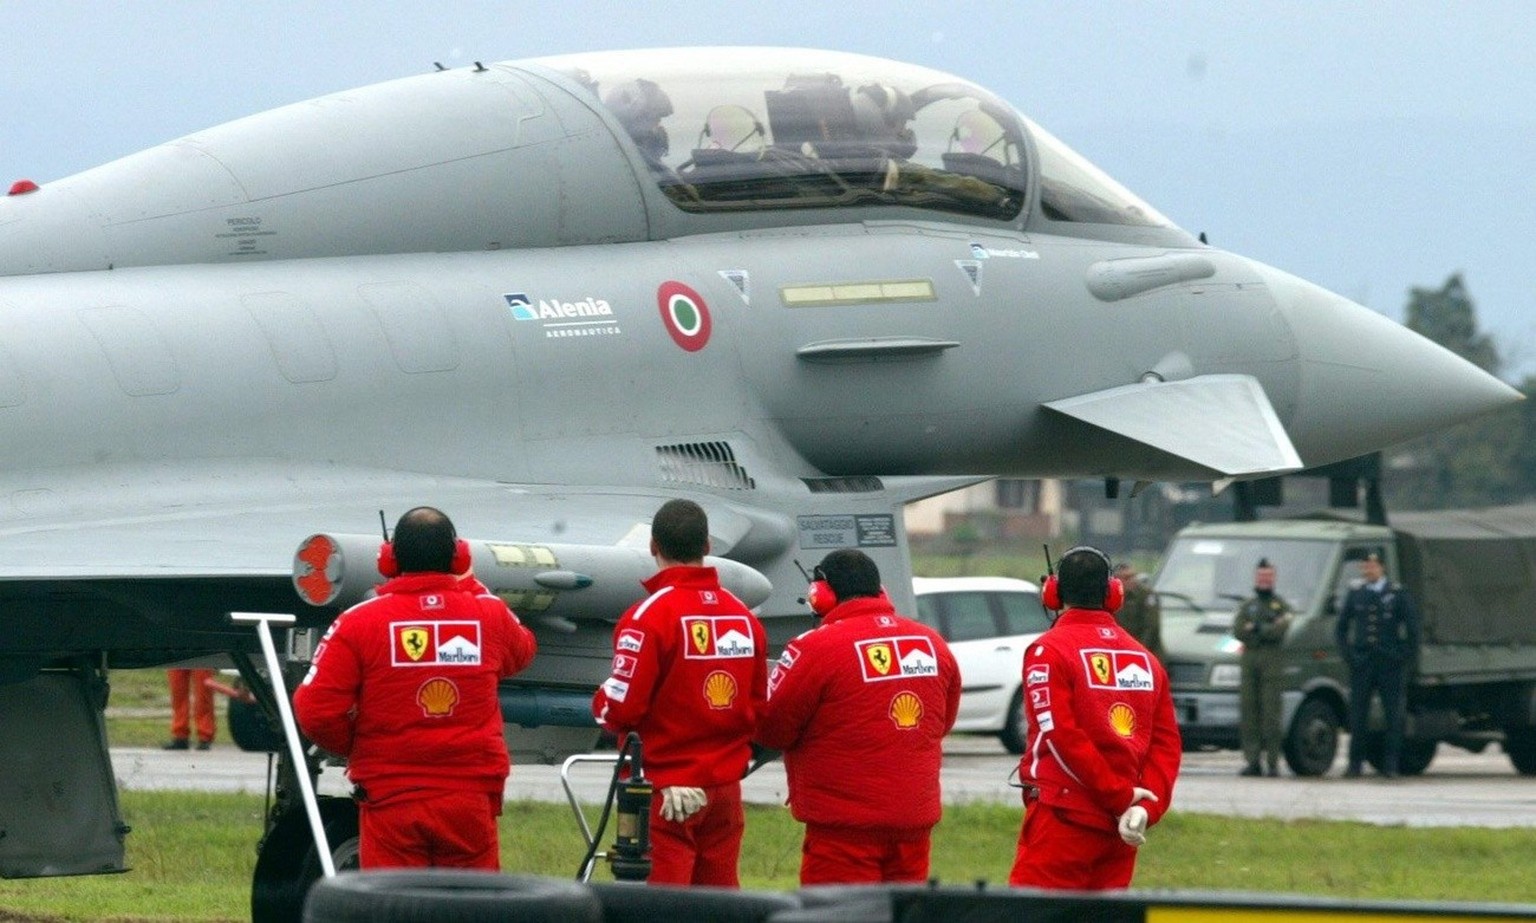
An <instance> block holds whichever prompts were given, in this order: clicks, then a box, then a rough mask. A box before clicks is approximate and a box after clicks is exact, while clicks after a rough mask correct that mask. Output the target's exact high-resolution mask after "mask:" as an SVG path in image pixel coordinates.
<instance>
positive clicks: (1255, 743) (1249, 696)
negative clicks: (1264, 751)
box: [1238, 660, 1260, 766]
mask: <svg viewBox="0 0 1536 923" xmlns="http://www.w3.org/2000/svg"><path fill="white" fill-rule="evenodd" d="M1259 707H1260V705H1259V677H1258V667H1257V666H1256V665H1255V664H1254V663H1252V662H1251V661H1249V660H1244V662H1243V666H1242V687H1241V689H1240V690H1239V692H1238V734H1239V736H1240V738H1241V740H1242V745H1243V759H1245V760H1247V761H1248V765H1249V766H1257V765H1259V743H1260V741H1259V737H1260V732H1259Z"/></svg>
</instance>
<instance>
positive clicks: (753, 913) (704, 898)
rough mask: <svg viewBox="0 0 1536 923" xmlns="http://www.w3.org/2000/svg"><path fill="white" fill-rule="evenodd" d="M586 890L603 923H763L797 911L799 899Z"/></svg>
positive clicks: (600, 885) (727, 892)
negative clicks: (701, 922)
mask: <svg viewBox="0 0 1536 923" xmlns="http://www.w3.org/2000/svg"><path fill="white" fill-rule="evenodd" d="M587 887H588V888H590V889H591V891H592V893H593V894H595V895H597V899H598V901H599V902H600V903H601V904H602V905H603V923H653V921H656V920H662V921H668V920H670V921H674V923H682V921H684V920H708V921H709V923H764V921H766V920H768V919H769V918H771V917H773V916H774V915H775V914H776V913H779V912H781V911H785V910H799V909H800V900H799V899H798V898H796V897H794V896H793V895H790V894H783V893H780V892H777V891H738V890H734V889H729V888H707V887H689V888H683V887H668V886H666V885H656V886H653V885H646V884H640V883H628V882H598V881H594V882H591V883H590V884H588V885H587Z"/></svg>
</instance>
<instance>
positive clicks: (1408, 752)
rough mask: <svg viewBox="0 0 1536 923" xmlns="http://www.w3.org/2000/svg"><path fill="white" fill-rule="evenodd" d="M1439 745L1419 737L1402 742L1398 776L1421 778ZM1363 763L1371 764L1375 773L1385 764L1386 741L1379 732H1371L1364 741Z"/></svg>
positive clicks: (1434, 741) (1436, 742) (1398, 760)
mask: <svg viewBox="0 0 1536 923" xmlns="http://www.w3.org/2000/svg"><path fill="white" fill-rule="evenodd" d="M1439 745H1440V742H1439V741H1438V740H1425V739H1423V738H1421V737H1408V738H1405V739H1404V740H1403V749H1402V751H1401V752H1399V753H1398V754H1397V771H1398V774H1399V775H1405V776H1421V775H1423V774H1424V770H1426V769H1428V768H1429V764H1430V763H1431V762H1433V761H1434V758H1435V748H1436V747H1438V746H1439ZM1365 761H1366V762H1367V763H1370V764H1371V768H1373V769H1375V770H1376V771H1377V772H1381V771H1382V767H1384V766H1385V765H1386V764H1387V739H1386V736H1385V735H1383V734H1382V733H1381V732H1380V731H1372V732H1371V734H1370V736H1369V737H1367V738H1366V739H1365Z"/></svg>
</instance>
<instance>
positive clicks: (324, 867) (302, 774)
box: [229, 612, 336, 878]
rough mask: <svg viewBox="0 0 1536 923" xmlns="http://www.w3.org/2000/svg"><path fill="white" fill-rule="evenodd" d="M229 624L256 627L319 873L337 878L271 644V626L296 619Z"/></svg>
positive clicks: (241, 616)
mask: <svg viewBox="0 0 1536 923" xmlns="http://www.w3.org/2000/svg"><path fill="white" fill-rule="evenodd" d="M229 618H230V621H233V622H245V623H247V624H253V625H255V626H256V636H257V637H258V638H260V639H261V652H262V653H263V654H264V655H265V656H266V659H267V670H268V672H269V673H270V674H271V677H272V695H273V698H275V699H276V700H277V713H278V715H279V716H280V717H281V718H282V721H283V736H284V737H286V738H287V739H288V756H289V758H290V759H292V760H293V766H294V773H293V774H294V775H295V776H297V777H298V780H299V794H300V796H301V797H302V799H303V801H304V812H305V813H306V814H308V815H309V829H310V832H312V833H313V834H314V835H315V849H316V851H317V852H318V853H319V855H320V870H321V871H322V872H323V873H324V874H325V877H327V878H334V877H335V875H336V863H335V862H334V861H332V859H331V847H330V844H328V843H327V842H326V841H325V824H324V823H323V822H321V820H320V801H319V799H317V798H316V797H315V784H314V780H313V779H311V778H310V777H309V769H308V764H307V763H306V762H305V761H304V745H303V743H301V742H300V741H301V738H300V737H299V726H298V723H297V722H296V721H294V719H293V706H292V705H291V704H290V703H289V701H288V690H287V688H286V686H285V685H284V684H283V665H282V664H281V663H280V662H279V661H278V659H277V646H276V645H275V644H273V643H272V625H273V624H274V623H276V624H278V625H292V624H293V623H294V622H295V621H297V619H295V618H294V617H293V616H291V615H285V614H278V613H272V612H231V613H230V614H229Z"/></svg>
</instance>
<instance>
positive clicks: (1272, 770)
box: [1264, 765, 1280, 779]
mask: <svg viewBox="0 0 1536 923" xmlns="http://www.w3.org/2000/svg"><path fill="white" fill-rule="evenodd" d="M1264 774H1265V775H1266V776H1269V777H1270V778H1271V779H1278V778H1280V767H1279V766H1273V765H1272V766H1270V767H1269V771H1268V772H1266V773H1264Z"/></svg>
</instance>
